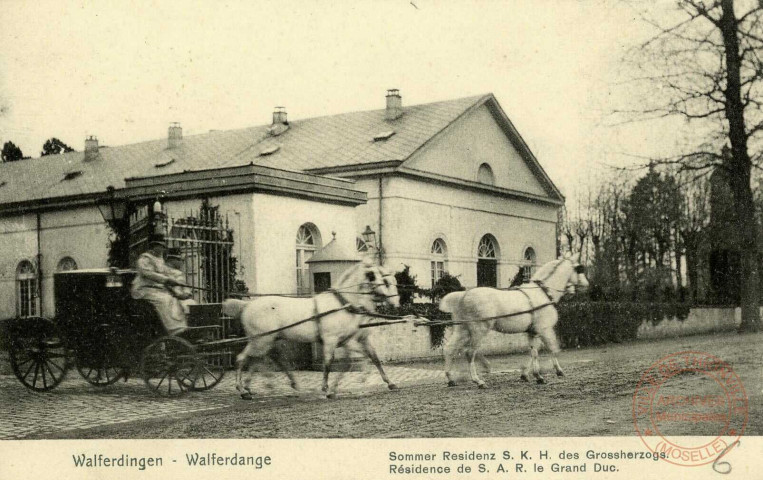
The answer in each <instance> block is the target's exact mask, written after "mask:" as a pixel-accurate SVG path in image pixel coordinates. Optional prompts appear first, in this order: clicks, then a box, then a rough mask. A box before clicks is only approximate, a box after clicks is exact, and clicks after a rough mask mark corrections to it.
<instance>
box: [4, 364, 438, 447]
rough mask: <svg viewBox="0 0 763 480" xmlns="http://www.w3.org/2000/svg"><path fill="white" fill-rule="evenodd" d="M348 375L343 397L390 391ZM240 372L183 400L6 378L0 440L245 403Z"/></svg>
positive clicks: (414, 376) (269, 383) (307, 389)
mask: <svg viewBox="0 0 763 480" xmlns="http://www.w3.org/2000/svg"><path fill="white" fill-rule="evenodd" d="M371 368H372V367H370V366H369V367H367V368H366V371H364V372H348V373H346V374H345V375H344V377H343V378H342V381H341V386H340V394H341V393H342V392H344V393H355V394H357V393H362V392H369V391H373V390H377V389H384V388H385V385H384V383H383V382H382V380H381V378H380V377H379V375H378V374H377V372H376V370H375V369H373V370H372V369H371ZM385 371H386V372H387V374H388V375H389V377H390V378H391V379H392V380H393V381H394V382H395V383H397V384H398V385H401V386H403V385H416V384H425V383H433V382H441V381H443V379H444V376H443V374H442V371H441V370H440V369H432V368H427V369H424V368H408V367H398V366H387V367H385ZM296 377H297V382H298V384H299V386H300V389H301V393H300V394H301V395H315V396H316V397H317V396H319V395H320V394H321V392H320V386H321V379H322V374H321V373H320V372H308V371H300V372H296ZM234 379H235V372H228V373H227V374H226V376H225V378H224V379H223V380H222V382H221V383H220V384H219V385H217V386H216V387H215V388H214V389H212V390H208V391H206V392H193V393H189V394H188V395H186V396H184V397H182V398H176V399H163V398H157V397H154V396H153V395H152V394H151V393H150V392H149V391H148V389H147V388H146V387H145V386H144V384H143V382H142V380H140V379H137V378H136V379H130V380H129V381H128V382H126V383H124V382H121V381H120V382H118V383H117V384H114V385H110V386H108V387H105V388H97V387H94V386H91V385H90V384H88V383H87V382H85V380H84V379H82V378H80V377H79V375H78V374H77V372H76V370H72V371H69V373H68V375H67V377H66V378H65V379H64V381H63V382H62V383H61V384H60V385H59V386H58V387H57V388H56V389H54V390H52V391H50V392H45V393H38V392H33V391H30V390H27V389H26V388H25V387H24V386H23V385H22V384H21V383H19V382H18V380H16V377H14V376H13V375H0V439H18V438H24V437H26V436H29V435H33V434H34V435H40V434H42V435H43V436H44V434H45V433H47V432H55V431H64V430H74V429H87V428H92V427H96V426H101V425H110V424H116V423H122V422H132V421H135V420H143V419H151V418H158V417H167V416H170V417H171V416H178V415H185V414H188V413H193V412H200V411H205V410H213V409H217V408H224V407H227V406H230V405H231V404H233V403H235V402H240V401H241V400H240V399H239V397H238V394H237V393H236V390H235V387H234ZM252 387H253V388H252V390H253V391H254V392H257V394H258V397H260V398H263V397H264V398H267V397H277V396H285V395H294V394H295V393H294V391H293V390H291V389H290V388H289V386H288V381H287V380H286V377H285V376H283V375H282V374H276V373H274V374H272V376H271V377H267V376H265V375H263V374H255V376H254V380H253V382H252Z"/></svg>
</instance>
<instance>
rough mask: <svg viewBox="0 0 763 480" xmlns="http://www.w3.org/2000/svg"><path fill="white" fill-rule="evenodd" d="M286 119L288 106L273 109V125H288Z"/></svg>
mask: <svg viewBox="0 0 763 480" xmlns="http://www.w3.org/2000/svg"><path fill="white" fill-rule="evenodd" d="M288 124H289V122H288V121H287V120H286V107H276V108H275V110H273V125H288Z"/></svg>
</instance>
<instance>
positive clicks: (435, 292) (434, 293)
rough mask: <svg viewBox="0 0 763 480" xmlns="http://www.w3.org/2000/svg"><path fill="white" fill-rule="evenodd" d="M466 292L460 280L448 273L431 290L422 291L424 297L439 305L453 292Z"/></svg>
mask: <svg viewBox="0 0 763 480" xmlns="http://www.w3.org/2000/svg"><path fill="white" fill-rule="evenodd" d="M463 290H465V288H464V287H463V286H461V282H460V281H459V280H458V276H453V275H451V274H449V273H447V272H445V273H444V274H443V276H442V277H440V279H439V280H437V283H435V284H434V287H432V288H431V289H420V292H421V294H422V295H426V296H427V297H429V298H430V299H431V300H432V303H434V304H439V303H440V300H441V299H442V297H444V296H445V295H447V294H449V293H451V292H460V291H463Z"/></svg>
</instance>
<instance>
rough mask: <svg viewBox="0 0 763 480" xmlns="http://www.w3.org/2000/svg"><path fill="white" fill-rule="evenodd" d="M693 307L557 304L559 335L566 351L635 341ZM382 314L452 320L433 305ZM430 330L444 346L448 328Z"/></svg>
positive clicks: (434, 343)
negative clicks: (647, 326)
mask: <svg viewBox="0 0 763 480" xmlns="http://www.w3.org/2000/svg"><path fill="white" fill-rule="evenodd" d="M689 308H690V307H689V305H688V304H685V303H641V302H638V303H637V302H578V301H574V302H562V303H560V304H558V305H557V309H558V311H559V322H558V323H557V324H556V333H557V335H558V337H559V340H560V342H561V345H562V348H578V347H589V346H594V345H602V344H605V343H611V342H614V343H621V342H623V341H628V340H635V339H636V334H637V333H638V328H639V326H641V324H642V323H644V322H645V321H648V322H650V323H652V324H653V325H657V324H659V323H660V322H661V321H662V320H663V319H665V318H678V319H679V320H685V319H686V317H687V316H688V315H689ZM380 311H381V313H387V314H391V315H418V316H420V317H425V318H427V319H429V320H450V314H449V313H443V312H441V311H440V310H439V309H438V308H437V305H436V304H433V303H412V304H408V305H401V306H400V307H398V308H391V307H385V308H383V309H381V310H380ZM426 328H429V335H430V341H431V344H432V348H438V347H440V346H442V342H443V339H444V336H445V328H446V327H445V326H444V325H433V326H431V327H426Z"/></svg>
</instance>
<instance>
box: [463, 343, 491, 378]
mask: <svg viewBox="0 0 763 480" xmlns="http://www.w3.org/2000/svg"><path fill="white" fill-rule="evenodd" d="M478 353H479V347H478V345H474V344H472V345H471V346H470V347H469V348H468V349H467V355H468V357H469V374H470V375H471V377H472V381H473V382H474V383H476V384H477V386H478V387H479V388H487V385H485V382H484V381H482V379H481V378H480V377H479V375H478V374H477V366H476V365H475V363H474V359H475V358H476V357H477V354H478Z"/></svg>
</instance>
